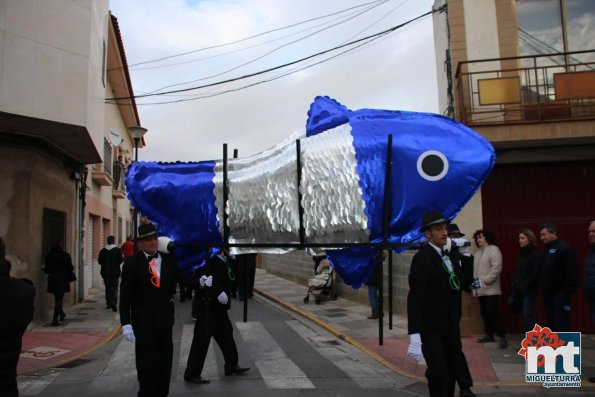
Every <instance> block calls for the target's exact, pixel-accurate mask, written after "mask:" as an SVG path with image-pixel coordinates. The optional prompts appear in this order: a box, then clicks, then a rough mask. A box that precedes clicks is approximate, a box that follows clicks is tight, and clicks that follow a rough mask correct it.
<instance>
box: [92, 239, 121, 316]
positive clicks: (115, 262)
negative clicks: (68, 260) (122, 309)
mask: <svg viewBox="0 0 595 397" xmlns="http://www.w3.org/2000/svg"><path fill="white" fill-rule="evenodd" d="M115 242H116V238H115V237H114V236H107V245H106V246H105V247H103V248H102V249H101V251H99V257H98V258H97V262H98V263H99V266H101V271H100V274H101V277H102V278H103V284H104V285H105V306H106V308H107V309H112V310H113V311H114V312H117V311H118V284H119V282H120V274H121V273H122V271H121V270H120V265H122V261H123V260H124V254H123V253H122V250H121V249H120V247H118V246H116V245H115Z"/></svg>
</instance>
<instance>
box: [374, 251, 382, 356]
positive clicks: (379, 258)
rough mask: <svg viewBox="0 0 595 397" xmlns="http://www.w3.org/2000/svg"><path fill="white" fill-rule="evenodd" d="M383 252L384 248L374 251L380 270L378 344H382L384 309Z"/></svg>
mask: <svg viewBox="0 0 595 397" xmlns="http://www.w3.org/2000/svg"><path fill="white" fill-rule="evenodd" d="M383 253H384V250H380V249H379V250H377V251H376V267H379V268H380V269H379V270H378V271H379V272H380V283H379V284H378V344H379V345H380V346H382V345H384V327H383V325H384V324H383V323H382V322H383V317H384V314H383V311H384V305H383V299H382V295H383V294H384V288H383V284H384V277H383V276H384V266H383V262H384V261H383V260H382V254H383Z"/></svg>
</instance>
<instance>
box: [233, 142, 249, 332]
mask: <svg viewBox="0 0 595 397" xmlns="http://www.w3.org/2000/svg"><path fill="white" fill-rule="evenodd" d="M238 155H239V154H238V149H234V150H233V158H234V159H237V158H238ZM243 255H244V254H240V255H238V256H239V257H241V258H242V260H243V262H244V263H243V264H240V263H238V261H237V257H236V271H237V272H238V274H236V285H237V288H238V291H237V293H238V296H239V293H240V291H239V289H240V284H239V280H238V275H239V274H240V266H243V267H244V279H243V280H242V284H244V302H243V303H244V313H243V320H244V322H245V323H246V322H248V297H247V296H246V295H245V294H246V291H248V277H246V275H247V274H248V262H247V261H246V258H245V257H244V256H243Z"/></svg>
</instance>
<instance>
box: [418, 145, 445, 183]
mask: <svg viewBox="0 0 595 397" xmlns="http://www.w3.org/2000/svg"><path fill="white" fill-rule="evenodd" d="M436 157H437V158H436ZM428 162H431V163H428ZM440 167H442V170H441V171H440V172H437V171H438V170H439V168H440ZM433 168H435V169H433ZM417 172H418V173H419V175H420V176H421V177H422V178H424V179H425V180H427V181H430V182H435V181H439V180H440V179H442V178H444V175H446V174H447V173H448V159H447V158H446V156H445V155H444V154H442V153H441V152H439V151H437V150H428V151H427V152H423V153H422V154H421V156H419V158H418V159H417Z"/></svg>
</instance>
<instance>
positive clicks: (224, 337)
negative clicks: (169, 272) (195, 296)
mask: <svg viewBox="0 0 595 397" xmlns="http://www.w3.org/2000/svg"><path fill="white" fill-rule="evenodd" d="M213 306H215V305H211V304H209V303H208V302H205V301H204V300H203V299H202V298H201V299H200V300H199V304H198V317H197V319H196V322H195V323H194V336H193V338H192V345H190V353H189V354H188V363H187V364H186V371H185V372H184V376H185V377H197V376H200V374H201V373H202V369H203V367H204V364H205V358H206V357H207V352H208V351H209V344H210V343H211V336H212V337H213V338H214V339H215V342H216V343H217V346H219V349H221V353H223V358H224V360H225V370H226V371H227V370H232V369H234V368H236V367H237V366H238V349H237V347H236V342H235V341H234V339H233V326H232V325H231V321H229V317H228V316H227V311H226V310H222V309H221V308H219V307H217V308H215V307H213Z"/></svg>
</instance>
